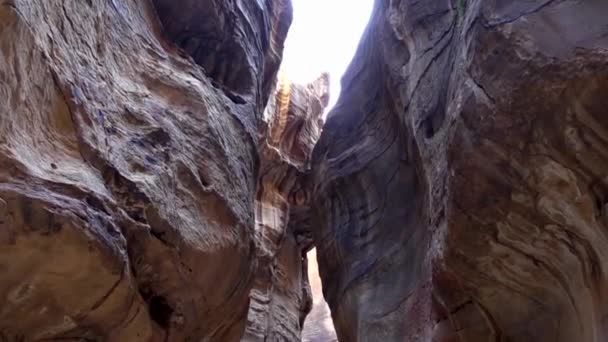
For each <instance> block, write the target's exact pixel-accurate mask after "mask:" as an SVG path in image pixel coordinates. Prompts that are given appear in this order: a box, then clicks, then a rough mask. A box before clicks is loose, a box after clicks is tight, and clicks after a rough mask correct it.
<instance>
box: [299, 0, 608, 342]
mask: <svg viewBox="0 0 608 342" xmlns="http://www.w3.org/2000/svg"><path fill="white" fill-rule="evenodd" d="M607 17H608V2H606V1H603V0H588V1H552V0H548V1H547V0H544V1H540V0H538V1H536V0H535V1H502V0H497V1H478V0H459V1H410V0H402V1H388V0H377V1H376V4H375V10H374V13H373V15H372V19H371V22H370V24H369V27H368V29H367V31H366V33H365V35H364V37H363V39H362V41H361V44H360V46H359V50H358V52H357V54H356V57H355V59H354V61H353V62H352V64H351V66H350V68H349V70H348V71H347V74H346V75H345V77H344V78H343V81H342V84H343V91H342V94H341V96H340V99H339V100H338V103H337V105H336V107H335V108H334V109H333V111H331V112H330V114H329V116H328V119H327V122H326V124H325V126H324V129H323V133H322V136H321V138H320V140H319V143H318V144H317V146H316V148H315V151H314V153H313V175H312V179H311V182H312V185H311V186H313V195H312V199H311V201H310V203H311V205H312V211H313V214H312V221H313V222H314V224H313V225H312V227H313V228H314V236H315V243H316V246H317V253H318V260H319V267H320V273H321V277H322V281H323V287H324V293H325V297H326V299H327V300H328V302H329V305H330V307H331V310H332V315H333V319H334V323H335V325H336V330H337V333H338V337H339V338H340V340H341V341H489V340H491V341H518V342H520V341H537V342H538V341H547V342H549V341H551V342H553V341H562V342H567V341H596V342H599V341H606V340H608V248H606V247H607V246H608V214H607V213H608V210H607V208H608V206H607V203H608V113H607V110H608V102H607V97H606V94H607V93H608V26H606V23H607V20H606V18H607Z"/></svg>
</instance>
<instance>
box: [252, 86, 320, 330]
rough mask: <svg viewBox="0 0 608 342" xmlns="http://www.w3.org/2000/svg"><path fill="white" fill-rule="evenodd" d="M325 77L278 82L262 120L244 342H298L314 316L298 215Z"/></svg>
mask: <svg viewBox="0 0 608 342" xmlns="http://www.w3.org/2000/svg"><path fill="white" fill-rule="evenodd" d="M328 91H329V78H328V75H322V76H321V77H319V78H318V79H317V80H315V81H314V82H312V83H310V84H308V85H299V84H294V83H292V82H290V81H289V80H288V78H287V77H286V75H284V74H283V77H281V78H280V80H279V82H278V85H277V87H276V91H275V92H274V94H273V97H272V98H271V101H270V103H269V105H268V107H267V110H266V113H265V122H266V123H267V127H266V134H263V135H262V137H263V138H262V141H261V142H260V146H261V166H260V174H259V183H258V190H257V195H256V201H255V207H256V239H255V241H256V246H257V247H258V248H257V249H256V251H257V255H256V259H257V260H258V262H259V266H258V271H257V273H256V275H255V282H254V287H253V289H252V291H251V304H250V308H249V315H248V325H247V329H246V332H245V336H244V339H243V340H245V341H299V340H301V336H300V334H301V331H302V324H303V322H304V319H305V317H306V315H307V314H308V312H309V311H310V309H311V305H312V297H311V292H310V291H311V290H310V285H309V282H308V273H307V267H308V264H307V259H306V252H307V251H308V250H309V249H310V248H311V245H312V237H311V234H310V227H308V226H305V225H303V222H302V221H301V219H304V220H306V219H307V217H306V216H304V217H297V216H298V213H307V211H304V210H302V209H300V208H299V207H300V206H301V205H302V204H305V203H307V197H308V196H307V194H306V191H305V190H304V189H303V188H302V187H303V184H302V181H303V180H304V179H305V178H304V173H305V172H306V171H308V169H309V160H310V154H311V153H312V149H313V147H314V145H315V143H316V141H317V139H318V138H319V135H320V134H321V126H322V119H321V115H322V114H323V110H324V109H325V107H326V106H327V101H328V96H329V93H328Z"/></svg>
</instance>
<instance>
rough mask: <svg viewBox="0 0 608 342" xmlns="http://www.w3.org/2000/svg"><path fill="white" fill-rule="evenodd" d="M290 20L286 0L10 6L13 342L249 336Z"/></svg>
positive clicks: (3, 52) (7, 110)
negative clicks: (272, 98) (270, 126)
mask: <svg viewBox="0 0 608 342" xmlns="http://www.w3.org/2000/svg"><path fill="white" fill-rule="evenodd" d="M153 5H155V6H153ZM155 9H157V10H158V13H159V16H157V14H156V11H155ZM159 18H160V20H159ZM290 20H291V7H290V4H289V2H288V1H278V0H277V1H271V0H266V1H264V0H260V1H246V2H242V1H204V2H203V1H199V2H194V1H191V2H185V1H184V2H174V1H153V2H152V1H126V0H111V1H97V0H82V1H80V0H79V1H75V0H71V1H70V0H63V1H30V0H8V1H6V0H4V1H0V340H3V341H4V340H8V341H23V340H25V341H31V340H87V341H92V340H95V341H97V340H109V341H157V340H158V341H160V340H165V341H167V340H168V341H192V340H196V341H200V340H203V341H235V340H239V339H240V337H241V335H242V333H243V331H244V329H245V325H246V321H247V320H246V317H247V310H248V301H249V292H250V288H251V286H252V284H253V275H254V274H255V272H256V268H255V267H256V265H257V260H256V251H255V248H254V246H255V235H256V231H255V229H254V226H255V224H254V223H255V218H254V216H255V215H254V200H255V198H256V189H257V181H258V180H257V173H258V168H259V164H260V161H259V159H260V156H259V152H258V150H257V146H258V127H257V123H258V122H259V121H261V119H262V109H263V108H264V106H265V102H266V101H265V99H267V98H268V96H269V95H270V89H271V87H272V84H273V82H274V79H275V74H276V72H277V70H278V67H279V62H280V56H281V51H282V42H283V40H284V38H285V34H286V31H287V27H288V26H289V22H290ZM161 22H162V23H163V24H164V32H161V31H162V30H163V29H161V25H160V23H161ZM201 23H203V24H202V25H203V26H201V27H198V26H197V25H199V24H201ZM220 23H221V24H222V25H225V27H226V28H227V27H229V28H230V29H231V30H233V32H227V29H226V28H224V27H222V26H218V25H220ZM205 25H207V26H205ZM236 32H240V33H242V35H241V36H235V35H234V34H235V33H236ZM210 37H213V39H212V38H210ZM198 43H200V44H203V45H200V46H197V44H198ZM178 46H181V47H182V48H184V49H185V51H186V52H188V53H190V54H192V56H193V57H194V59H192V58H191V57H190V56H189V55H188V54H187V53H185V52H184V51H182V50H180V49H179V48H178ZM212 48H213V49H215V50H213V53H211V54H209V53H207V52H208V51H210V49H212ZM210 56H211V57H210ZM225 56H231V57H233V58H234V60H226V59H225ZM210 58H211V59H210ZM195 62H196V63H199V64H200V65H201V66H203V67H204V69H203V68H201V67H199V66H198V65H197V64H196V63H195ZM298 271H299V270H298Z"/></svg>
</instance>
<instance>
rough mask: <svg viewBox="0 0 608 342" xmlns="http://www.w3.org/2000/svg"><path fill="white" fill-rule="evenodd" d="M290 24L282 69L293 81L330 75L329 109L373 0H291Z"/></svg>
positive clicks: (303, 80) (367, 18)
mask: <svg viewBox="0 0 608 342" xmlns="http://www.w3.org/2000/svg"><path fill="white" fill-rule="evenodd" d="M292 3H293V23H292V25H291V28H290V30H289V34H288V36H287V41H286V42H285V52H284V59H283V68H284V70H285V71H286V72H287V76H288V77H289V79H291V80H292V81H294V82H298V83H305V82H310V81H313V80H314V79H316V78H317V77H318V76H319V75H320V74H321V73H322V72H324V71H326V72H329V73H330V78H331V87H330V92H331V97H330V101H329V106H328V108H327V109H330V108H331V107H333V105H334V104H335V103H336V100H337V99H338V95H339V94H340V79H341V78H342V74H344V71H346V67H348V64H349V63H350V61H351V60H352V58H353V56H354V54H355V50H356V48H357V45H358V43H359V40H360V39H361V35H362V34H363V30H364V29H365V26H366V25H367V22H368V20H369V17H370V15H371V12H372V6H373V3H374V0H292ZM326 113H327V111H326Z"/></svg>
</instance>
